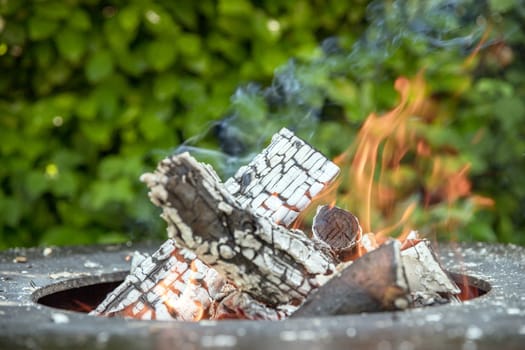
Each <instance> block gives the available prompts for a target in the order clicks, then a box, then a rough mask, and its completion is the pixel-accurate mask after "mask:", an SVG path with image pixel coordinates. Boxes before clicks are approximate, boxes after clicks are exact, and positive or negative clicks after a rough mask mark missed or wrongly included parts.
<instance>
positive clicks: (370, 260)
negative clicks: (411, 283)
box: [290, 240, 409, 318]
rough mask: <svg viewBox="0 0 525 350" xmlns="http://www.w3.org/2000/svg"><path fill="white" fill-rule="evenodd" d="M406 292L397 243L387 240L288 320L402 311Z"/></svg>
mask: <svg viewBox="0 0 525 350" xmlns="http://www.w3.org/2000/svg"><path fill="white" fill-rule="evenodd" d="M408 292H409V291H408V282H407V280H406V277H405V275H404V272H403V266H402V262H401V255H400V243H399V242H398V241H396V240H391V241H388V242H387V243H385V244H383V245H381V246H380V247H379V248H377V249H375V250H373V251H372V252H370V253H368V254H365V255H364V256H362V257H361V258H359V259H357V260H355V261H354V262H353V263H352V264H350V265H349V266H347V267H346V268H345V269H343V270H342V271H340V272H338V273H337V274H336V275H334V276H333V277H332V278H331V279H330V280H329V281H328V282H326V283H325V284H324V285H323V286H321V287H320V288H318V289H317V290H316V291H315V292H313V293H312V294H311V295H310V296H309V297H308V299H306V301H305V302H304V304H303V305H301V306H300V307H299V308H298V309H297V310H296V311H295V312H294V313H293V314H292V315H291V316H290V317H291V318H299V317H314V316H328V315H344V314H352V313H360V312H377V311H386V310H398V309H405V308H407V307H408V306H409V297H408Z"/></svg>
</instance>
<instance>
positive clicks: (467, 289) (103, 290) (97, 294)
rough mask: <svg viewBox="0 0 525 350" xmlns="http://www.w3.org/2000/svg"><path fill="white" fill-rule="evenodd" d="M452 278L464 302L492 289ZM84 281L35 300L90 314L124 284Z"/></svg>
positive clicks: (46, 289) (47, 291) (54, 287)
mask: <svg viewBox="0 0 525 350" xmlns="http://www.w3.org/2000/svg"><path fill="white" fill-rule="evenodd" d="M450 276H451V278H452V279H453V280H454V281H455V282H456V284H457V285H458V287H459V288H460V289H461V293H460V295H459V298H460V299H461V300H462V301H465V300H470V299H474V298H477V297H480V296H482V295H484V294H486V293H488V292H489V291H490V289H491V286H490V284H489V283H488V282H486V281H484V280H481V279H479V278H476V277H472V276H468V275H463V274H458V273H450ZM82 281H83V280H82V279H80V280H75V283H71V285H76V286H75V287H72V288H66V289H63V288H61V287H60V286H61V285H62V286H64V285H69V284H70V283H68V281H66V282H63V283H60V284H57V285H51V286H48V287H44V288H42V289H40V290H38V291H37V292H35V294H34V296H35V298H34V299H36V302H37V303H39V304H42V305H45V306H49V307H53V308H57V309H63V310H69V311H75V312H82V313H88V312H90V311H92V310H93V309H95V308H96V307H97V305H98V304H99V303H100V302H102V300H103V299H104V298H105V297H106V295H107V294H108V293H110V292H111V291H113V290H114V289H115V288H116V287H117V286H118V285H119V284H120V283H122V281H121V280H120V281H113V282H107V281H106V282H101V283H93V282H94V281H93V279H92V278H89V279H86V280H85V281H84V282H85V283H86V284H85V285H82V284H83V282H82ZM58 289H59V290H58ZM57 290H58V291H57Z"/></svg>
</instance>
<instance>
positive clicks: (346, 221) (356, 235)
mask: <svg viewBox="0 0 525 350" xmlns="http://www.w3.org/2000/svg"><path fill="white" fill-rule="evenodd" d="M312 232H313V235H314V237H315V238H317V239H319V240H321V241H323V242H325V243H326V244H328V245H329V246H330V247H331V248H332V250H333V251H334V252H335V254H336V255H337V257H338V259H339V260H340V261H349V260H352V257H353V256H355V253H356V248H357V245H358V244H359V242H360V241H361V236H362V234H363V230H362V228H361V225H359V220H358V219H357V217H356V216H355V215H354V214H352V213H350V212H349V211H346V210H343V209H341V208H338V207H332V206H328V205H323V206H320V207H319V208H317V213H316V215H315V216H314V220H313V225H312Z"/></svg>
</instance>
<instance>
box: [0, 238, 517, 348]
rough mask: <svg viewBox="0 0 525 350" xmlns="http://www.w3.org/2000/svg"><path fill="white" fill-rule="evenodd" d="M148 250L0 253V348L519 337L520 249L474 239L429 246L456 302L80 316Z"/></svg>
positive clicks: (332, 344)
mask: <svg viewBox="0 0 525 350" xmlns="http://www.w3.org/2000/svg"><path fill="white" fill-rule="evenodd" d="M157 247H158V243H153V244H140V245H133V246H127V245H122V246H91V247H74V248H53V249H49V248H48V249H45V250H44V249H41V248H32V249H12V250H8V251H5V252H2V253H1V255H0V280H1V287H0V288H1V289H0V316H1V317H0V348H2V349H19V348H20V349H57V348H63V349H71V348H75V349H139V348H151V349H174V348H177V349H179V348H180V349H194V348H249V349H257V348H294V349H295V348H297V349H307V348H352V347H358V348H367V349H416V348H422V349H423V348H424V349H430V348H432V349H445V348H450V347H454V348H464V349H489V348H490V349H493V348H495V347H498V346H499V347H502V348H505V349H512V348H515V349H518V348H522V345H523V344H524V343H525V296H523V295H522V291H523V290H524V288H525V280H524V279H523V271H524V267H525V265H524V264H525V263H524V261H525V249H524V248H522V247H518V246H514V245H491V244H483V243H477V244H458V245H456V244H450V245H441V246H439V249H438V250H439V254H440V256H441V259H442V261H443V263H444V265H445V266H446V268H447V270H449V271H450V272H452V273H453V276H454V279H455V281H456V282H457V283H458V284H460V285H462V284H463V289H465V287H464V283H465V281H467V282H468V283H469V286H470V287H469V288H470V291H471V292H472V293H477V294H479V295H480V296H479V297H476V298H473V299H471V300H468V301H466V302H464V303H463V304H448V305H443V306H433V307H426V308H419V309H411V310H407V311H399V312H381V313H373V314H357V315H345V316H331V317H314V318H298V319H289V320H285V321H201V322H178V321H172V322H164V321H140V320H127V319H122V318H103V317H95V316H90V315H87V313H86V312H87V311H89V309H90V308H92V307H94V306H95V305H96V304H97V303H98V302H100V300H101V299H103V298H104V296H105V294H106V293H107V292H108V291H109V290H111V289H112V288H114V287H115V286H116V285H117V284H118V282H120V281H122V279H123V278H124V276H125V275H126V274H127V273H128V270H129V256H130V254H132V253H133V252H134V251H135V250H139V251H142V252H152V251H154V250H155V249H156V248H157ZM465 276H468V277H465ZM72 310H76V311H72ZM82 310H83V311H84V312H81V311H82Z"/></svg>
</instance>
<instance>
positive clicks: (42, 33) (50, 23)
mask: <svg viewBox="0 0 525 350" xmlns="http://www.w3.org/2000/svg"><path fill="white" fill-rule="evenodd" d="M28 25H29V37H30V38H31V39H33V40H42V39H46V38H49V37H50V36H51V35H52V34H53V33H54V32H55V31H56V30H57V29H58V22H57V21H54V20H51V19H46V18H42V17H31V18H30V19H29V22H28Z"/></svg>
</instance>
